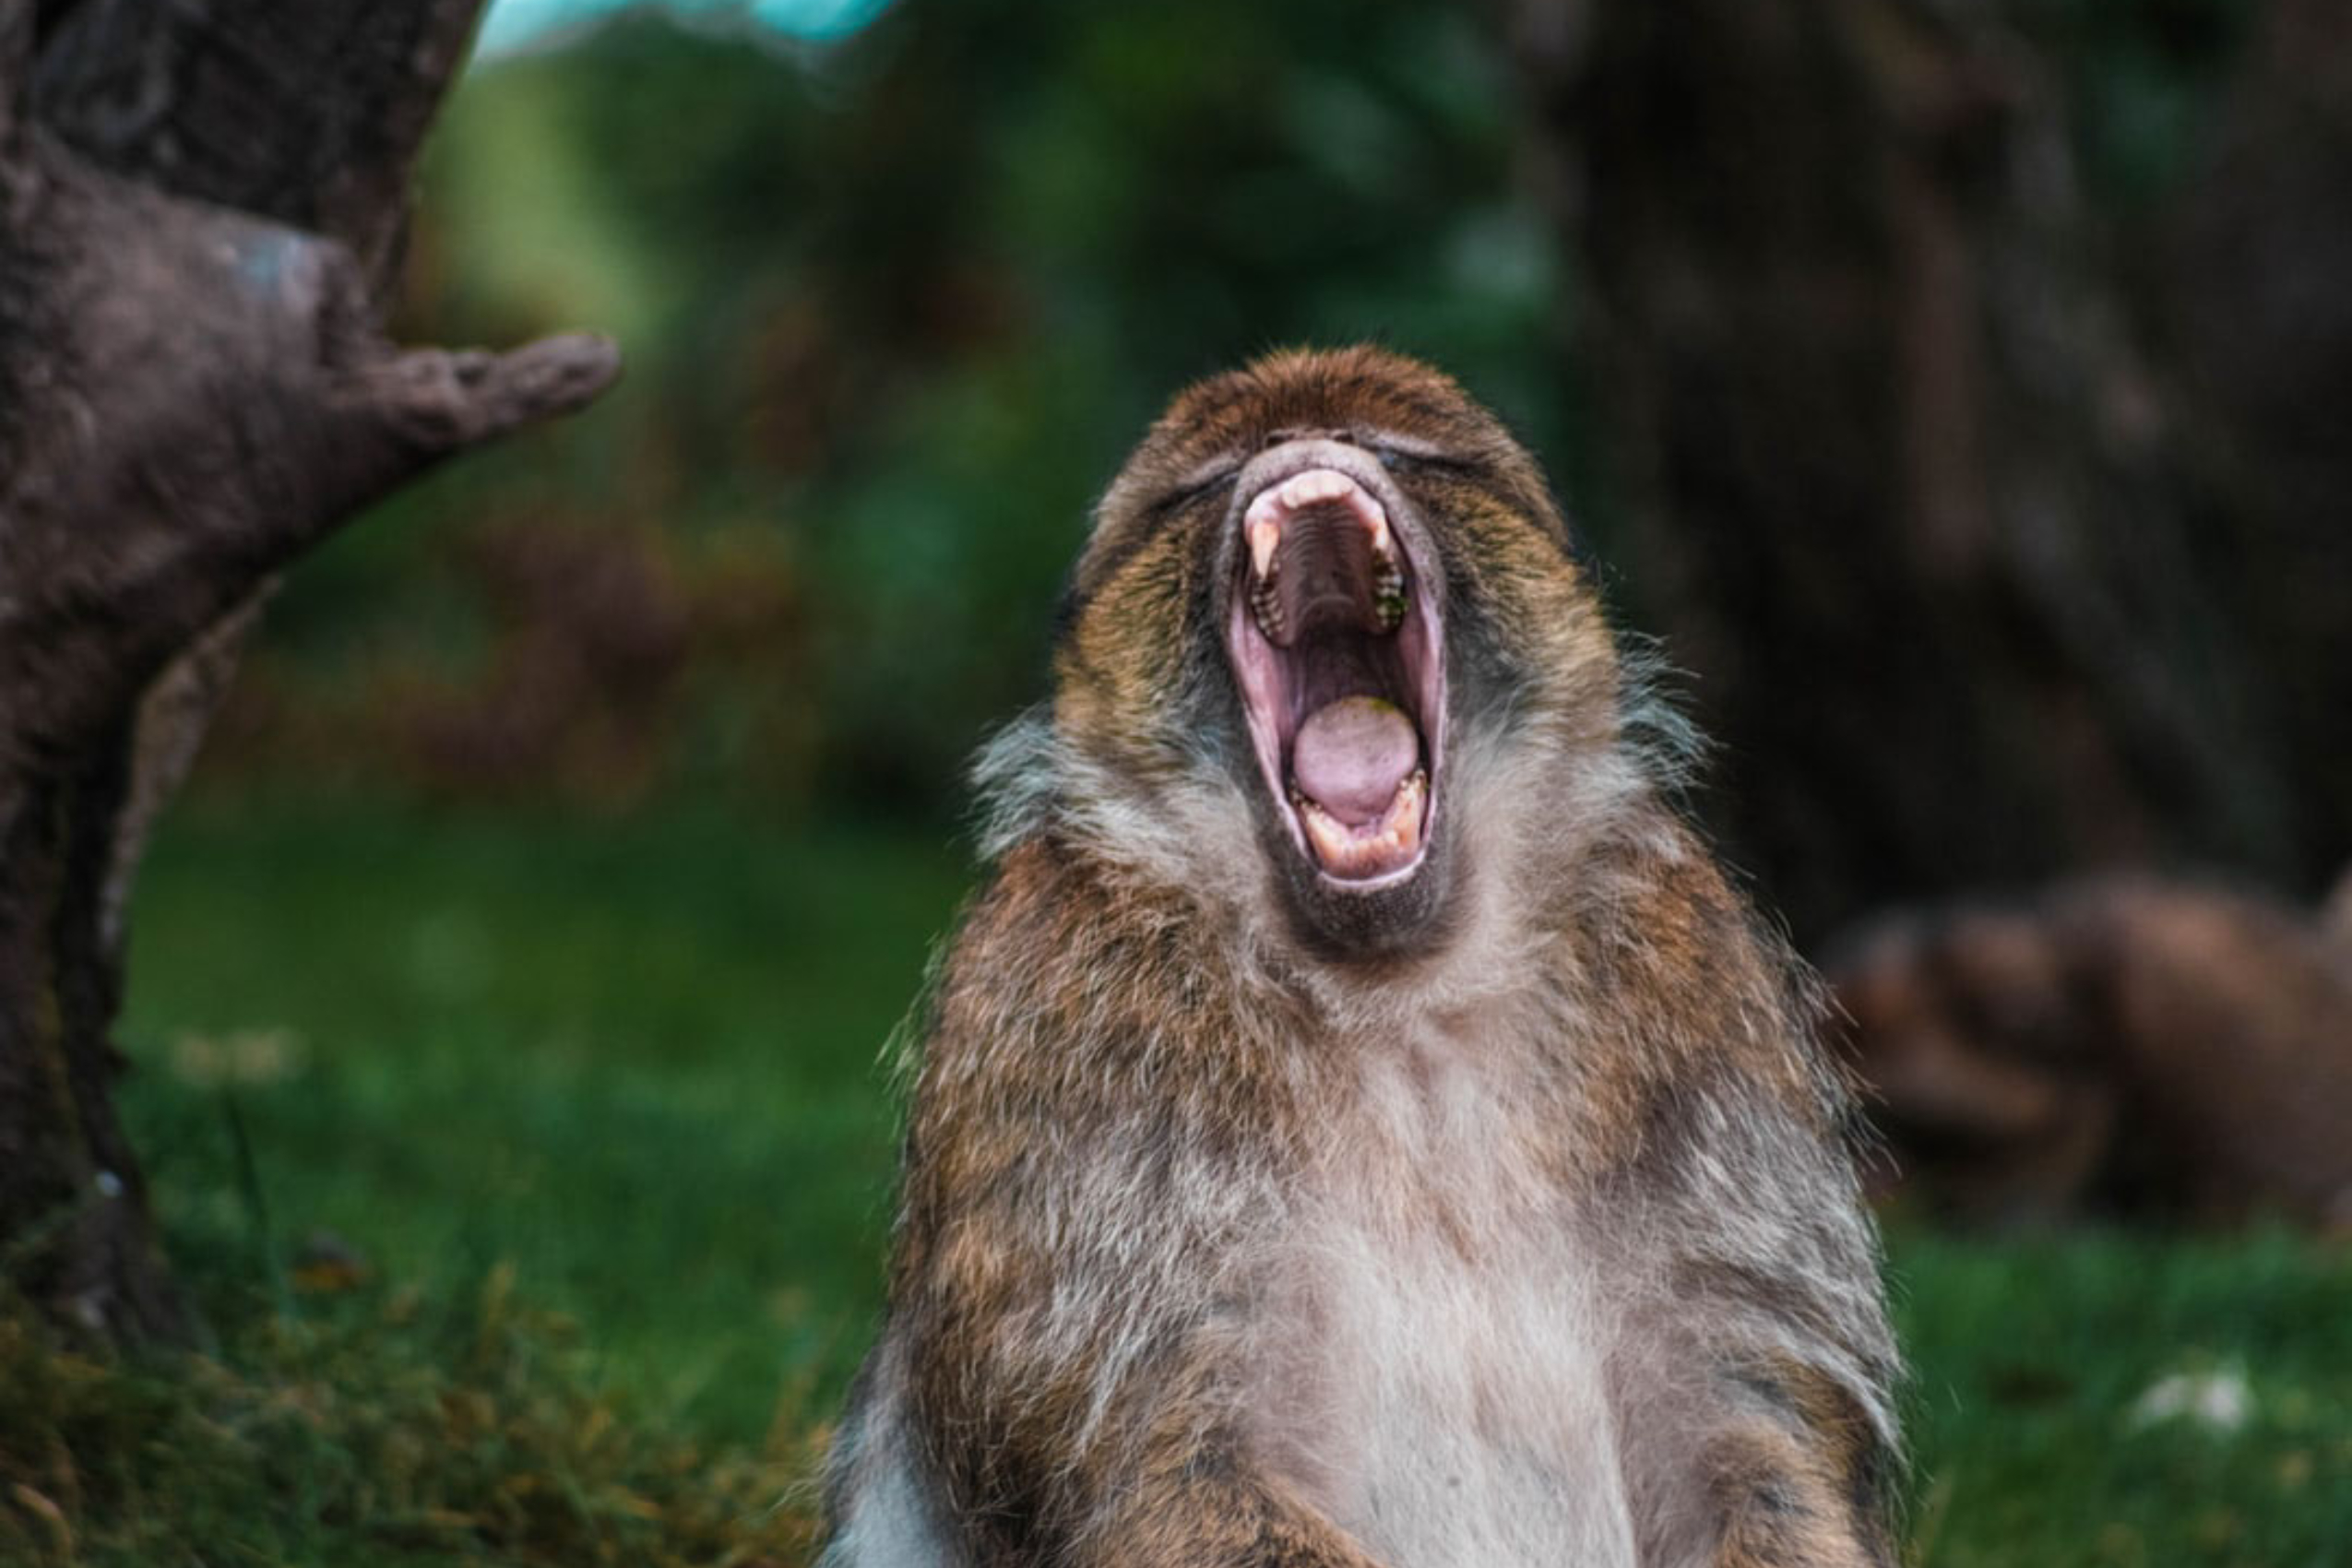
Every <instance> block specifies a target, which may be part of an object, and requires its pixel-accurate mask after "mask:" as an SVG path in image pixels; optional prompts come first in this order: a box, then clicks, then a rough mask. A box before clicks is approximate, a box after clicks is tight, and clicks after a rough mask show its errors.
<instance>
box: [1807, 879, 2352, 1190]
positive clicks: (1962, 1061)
mask: <svg viewBox="0 0 2352 1568" xmlns="http://www.w3.org/2000/svg"><path fill="white" fill-rule="evenodd" d="M2338 897H2339V902H2341V900H2342V896H2341V895H2339V896H2338ZM2337 918H2339V919H2340V918H2341V916H2340V914H2339V915H2338V917H2337ZM2326 919H2327V917H2326V916H2325V915H2323V916H2322V920H2321V921H2318V922H2314V921H2311V920H2310V919H2309V918H2307V917H2305V916H2303V915H2301V914H2299V913H2297V912H2296V911H2293V910H2290V909H2285V908H2283V907H2281V906H2279V905H2276V904H2274V903H2271V902H2269V901H2267V900H2264V899H2262V898H2257V897H2250V896H2247V895H2244V894H2238V893H2229V892H2224V891H2221V890H2219V889H2215V888H2206V887H2194V886H2184V885H2166V884H2161V883H2157V882H2154V881H2149V880H2145V879H2135V878H2117V879H2108V880H2100V881H2093V882H2084V883H2077V884H2073V885H2062V886H2060V887H2057V888H2053V889H2051V890H2049V892H2047V893H2045V894H2044V895H2042V896H2041V897H2037V898H2036V899H2034V900H2032V901H2030V902H2028V903H2025V904H2021V905H2017V906H2014V907H2010V908H1998V909H1997V908H1990V907H1988V908H1976V909H1947V910H1940V911H1933V912H1930V913H1926V914H1908V915H1901V916H1896V917H1893V918H1890V919H1887V920H1884V921H1879V922H1877V923H1875V924H1874V925H1872V926H1871V927H1870V928H1868V929H1866V930H1864V931H1862V932H1858V933H1856V934H1855V935H1853V936H1852V937H1849V938H1848V939H1847V941H1846V942H1845V943H1844V944H1842V946H1843V948H1844V953H1843V956H1841V957H1840V958H1838V959H1837V960H1836V961H1835V963H1834V964H1833V965H1832V967H1831V968H1832V973H1833V976H1834V978H1835V981H1836V986H1837V994H1838V999H1839V1001H1840V1002H1841V1003H1842V1004H1844V1007H1845V1009H1846V1011H1847V1013H1848V1014H1849V1015H1850V1016H1851V1017H1852V1020H1853V1028H1852V1036H1851V1049H1852V1051H1853V1053H1854V1061H1855V1064H1856V1066H1857V1068H1858V1069H1859V1071H1860V1073H1861V1075H1863V1077H1864V1078H1865V1079H1866V1080H1867V1081H1868V1082H1869V1083H1870V1084H1871V1087H1872V1100H1873V1111H1874V1114H1875V1116H1876V1119H1877V1120H1878V1121H1879V1122H1880V1123H1881V1124H1882V1126H1883V1130H1884V1133H1885V1135H1886V1154H1887V1159H1886V1160H1885V1162H1884V1163H1883V1167H1882V1169H1881V1170H1880V1171H1879V1172H1878V1178H1879V1184H1880V1185H1881V1186H1882V1187H1883V1188H1884V1189H1886V1190H1888V1191H1892V1190H1894V1189H1895V1187H1896V1186H1897V1184H1898V1182H1899V1184H1900V1185H1901V1187H1902V1188H1903V1190H1904V1191H1905V1193H1906V1194H1907V1198H1908V1199H1910V1200H1912V1201H1917V1202H1918V1203H1920V1204H1922V1205H1924V1206H1930V1207H1932V1208H1936V1209H1939V1210H1942V1211H1944V1212H1947V1213H1951V1214H1954V1215H1956V1216H1959V1217H1962V1218H1975V1219H1980V1220H1982V1219H1994V1220H2000V1219H2018V1218H2052V1217H2057V1216H2063V1215H2069V1214H2074V1213H2080V1212H2085V1211H2093V1212H2097V1211H2105V1212H2110V1213H2137V1214H2143V1215H2160V1216H2164V1215H2168V1216H2173V1217H2180V1218H2203V1219H2232V1218H2243V1217H2245V1216H2247V1215H2249V1214H2251V1213H2276V1214H2282V1215H2286V1216H2288V1217H2291V1218H2299V1219H2301V1220H2304V1221H2306V1222H2311V1223H2317V1224H2320V1225H2322V1226H2328V1227H2333V1228H2338V1229H2341V1228H2346V1227H2352V944H2346V943H2345V942H2344V940H2343V938H2342V937H2341V936H2340V935H2338V934H2335V933H2334V932H2331V930H2330V929H2329V927H2328V925H2327V924H2326V923H2325V922H2326Z"/></svg>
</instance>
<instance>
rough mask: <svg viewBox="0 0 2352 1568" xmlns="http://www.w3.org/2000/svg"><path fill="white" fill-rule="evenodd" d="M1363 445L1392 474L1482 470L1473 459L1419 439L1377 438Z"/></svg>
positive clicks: (1470, 472) (1461, 472) (1471, 472)
mask: <svg viewBox="0 0 2352 1568" xmlns="http://www.w3.org/2000/svg"><path fill="white" fill-rule="evenodd" d="M1364 445H1365V446H1366V447H1367V448H1368V449H1369V450H1370V451H1371V453H1372V456H1373V457H1378V458H1379V459H1380V466H1381V467H1382V468H1384V469H1387V470H1388V471H1389V472H1390V473H1393V474H1417V473H1445V474H1475V473H1477V472H1479V469H1480V465H1479V463H1477V462H1476V461H1474V460H1473V459H1471V458H1468V457H1457V456H1455V454H1453V453H1451V452H1447V451H1443V450H1442V449H1440V448H1438V447H1435V446H1427V445H1422V444H1421V443H1420V442H1418V441H1411V442H1408V441H1399V440H1395V439H1390V438H1384V437H1376V438H1374V439H1372V440H1370V441H1367V442H1365V443H1364Z"/></svg>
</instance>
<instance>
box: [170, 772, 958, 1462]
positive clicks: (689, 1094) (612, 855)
mask: <svg viewBox="0 0 2352 1568" xmlns="http://www.w3.org/2000/svg"><path fill="white" fill-rule="evenodd" d="M967 876H968V872H967V869H966V867H965V865H964V863H963V861H962V859H961V857H960V855H959V854H958V852H957V851H956V849H954V847H953V846H951V845H949V844H946V843H944V842H943V843H939V844H924V843H910V842H908V841H906V840H905V839H903V838H890V837H875V836H873V835H868V834H860V833H856V832H833V833H826V834H788V833H783V832H779V831H778V830H777V829H775V828H772V827H759V826H747V825H745V824H743V823H741V822H735V821H730V820H727V819H724V818H720V817H716V816H711V817H695V816H676V817H670V818H665V819H662V820H659V821H652V822H636V823H631V824H627V825H597V824H587V823H552V822H532V821H522V820H512V819H509V820H504V821H494V822H485V821H481V820H478V819H477V820H445V819H434V818H426V817H415V816H404V815H398V814H351V813H349V812H346V813H344V814H328V815H316V814H291V815H287V814H275V815H270V816H267V817H264V816H258V815H249V816H242V817H233V818H209V819H208V818H204V817H189V818H185V819H183V820H181V821H180V822H178V823H177V824H176V825H175V827H174V829H173V831H172V833H170V834H169V835H167V836H166V837H165V838H164V840H163V841H162V842H161V843H160V845H159V846H158V847H157V849H156V852H155V854H154V857H153V859H152V861H151V862H150V864H149V867H148V873H147V875H146V880H145V883H144V885H143V886H142V888H141V891H140V894H139V905H138V910H137V935H136V937H135V945H134V949H133V953H132V966H133V968H132V973H133V976H134V980H133V984H132V990H131V997H130V1002H129V1005H128V1007H127V1009H126V1016H125V1024H124V1028H123V1034H124V1037H125V1044H126V1045H127V1047H128V1048H129V1050H130V1052H131V1055H132V1057H133V1058H134V1060H135V1062H136V1063H137V1072H136V1073H135V1075H134V1077H133V1079H132V1081H131V1082H130V1084H129V1085H127V1086H126V1087H125V1095H124V1102H125V1113H126V1115H127V1116H128V1117H129V1118H130V1119H131V1122H132V1123H133V1126H132V1131H133V1135H134V1136H135V1137H136V1138H137V1141H138V1146H140V1147H141V1148H142V1149H143V1150H144V1151H145V1152H146V1155H147V1158H148V1163H149V1170H150V1175H151V1176H152V1177H153V1179H154V1181H155V1183H156V1186H157V1189H158V1191H159V1193H160V1202H161V1208H162V1212H163V1216H164V1218H165V1221H166V1223H167V1225H169V1226H170V1227H171V1229H172V1230H173V1232H174V1233H175V1234H177V1235H178V1236H179V1237H181V1238H183V1240H184V1244H183V1245H182V1246H181V1248H180V1249H179V1250H180V1251H181V1252H182V1253H184V1254H185V1255H186V1256H187V1257H188V1260H189V1262H190V1264H191V1265H197V1264H198V1263H199V1260H201V1259H203V1258H204V1257H206V1256H208V1255H211V1254H223V1255H228V1256H231V1257H233V1258H238V1259H239V1260H240V1261H241V1262H242V1261H244V1259H245V1258H247V1257H248V1256H249V1254H250V1252H251V1247H250V1244H249V1241H250V1238H251V1236H252V1232H253V1227H252V1225H251V1223H250V1221H249V1217H248V1215H247V1213H246V1206H245V1204H244V1199H243V1197H242V1194H241V1188H240V1183H239V1179H238V1170H237V1164H236V1160H235V1144H234V1140H233V1138H232V1127H231V1123H230V1122H229V1120H228V1116H227V1110H226V1107H225V1105H224V1103H223V1099H224V1096H223V1091H222V1088H221V1087H214V1085H213V1084H212V1083H211V1082H210V1081H209V1080H211V1079H213V1078H215V1077H217V1076H219V1075H220V1067H221V1064H222V1061H223V1059H225V1061H226V1062H227V1063H232V1064H233V1063H235V1062H236V1061H237V1060H238V1059H239V1058H240V1057H241V1056H242V1057H243V1058H244V1059H245V1060H246V1061H247V1062H248V1063H251V1064H253V1065H255V1066H257V1067H258V1069H259V1070H258V1071H252V1070H248V1071H247V1072H246V1073H245V1075H244V1076H245V1077H246V1078H247V1079H248V1081H246V1082H243V1083H237V1084H235V1085H234V1087H233V1088H232V1089H231V1090H230V1091H229V1092H232V1093H233V1094H234V1096H235V1099H236V1105H237V1110H238V1111H239V1119H240V1120H241V1122H242V1123H243V1126H244V1131H245V1134H246V1136H247V1139H248V1142H249V1146H250V1148H251V1150H252V1154H253V1158H254V1162H255V1168H256V1171H257V1174H258V1178H259V1184H260V1187H261V1189H262V1194H263V1196H264V1199H265V1203H266V1207H267V1213H268V1217H269V1218H270V1220H271V1222H272V1229H273V1230H274V1232H275V1233H276V1235H277V1237H278V1240H279V1243H280V1244H281V1245H282V1246H285V1247H287V1248H289V1249H291V1248H294V1247H297V1246H298V1245H299V1243H300V1241H301V1240H302V1238H303V1237H304V1236H305V1235H306V1234H308V1233H309V1232H311V1231H313V1230H315V1229H325V1230H327V1231H330V1232H332V1233H333V1234H334V1235H336V1236H337V1237H339V1238H341V1239H342V1240H343V1241H347V1242H348V1243H350V1245H352V1246H354V1247H356V1248H357V1249H358V1250H359V1251H360V1252H361V1253H362V1254H364V1255H365V1256H366V1257H367V1258H368V1259H369V1260H370V1262H371V1263H372V1264H373V1265H374V1269H375V1271H376V1273H377V1274H379V1275H380V1276H381V1277H385V1278H387V1279H392V1280H398V1281H403V1282H410V1283H414V1284H416V1285H419V1286H421V1287H422V1289H426V1290H427V1291H428V1292H437V1291H440V1290H443V1289H445V1288H448V1287H451V1286H455V1285H459V1284H462V1283H463V1282H465V1281H469V1280H472V1279H476V1278H479V1277H481V1275H482V1274H483V1273H484V1271H486V1270H487V1269H489V1268H490V1267H491V1266H493V1265H496V1264H502V1263H503V1264H506V1265H511V1266H512V1267H513V1269H514V1270H515V1272H516V1275H517V1281H518V1285H519V1288H520V1289H522V1290H523V1292H524V1293H525V1294H526V1295H527V1296H528V1297H529V1298H530V1299H531V1300H533V1301H538V1302H541V1303H544V1304H546V1305H548V1306H551V1307H552V1308H555V1309H557V1310H561V1311H563V1312H565V1313H571V1314H573V1315H576V1316H577V1317H578V1318H579V1319H580V1320H581V1321H582V1322H583V1324H587V1325H588V1328H589V1330H590V1339H591V1343H592V1344H593V1345H594V1346H596V1347H597V1348H598V1349H599V1351H600V1353H601V1354H602V1355H603V1356H605V1357H606V1358H608V1359H609V1361H610V1369H609V1370H610V1372H611V1375H612V1376H613V1377H614V1378H616V1379H618V1380H619V1381H620V1382H621V1383H623V1384H624V1385H625V1386H626V1387H627V1388H628V1389H629V1390H630V1391H631V1393H632V1394H633V1395H634V1396H636V1397H638V1398H639V1399H641V1400H642V1401H644V1402H645V1404H646V1406H647V1408H648V1409H649V1410H650V1411H652V1412H654V1413H655V1414H656V1416H657V1417H658V1418H659V1419H660V1420H666V1421H676V1422H682V1423H684V1424H686V1425H688V1426H690V1427H693V1428H694V1429H695V1430H697V1431H703V1432H706V1433H708V1434H710V1435H713V1436H718V1437H724V1438H731V1439H735V1440H749V1439H752V1438H755V1437H757V1436H758V1435H759V1434H760V1433H761V1432H762V1431H765V1430H766V1426H767V1423H768V1420H769V1418H770V1416H771V1414H772V1412H773V1407H774V1404H775V1401H776V1398H777V1396H778V1390H779V1388H781V1387H784V1386H786V1385H788V1384H808V1385H810V1386H811V1391H812V1393H813V1394H814V1396H815V1397H816V1398H818V1399H819V1400H825V1399H829V1398H830V1397H832V1396H835V1395H837V1393H838V1391H839V1389H840V1387H841V1386H842V1384H844V1383H845V1382H846V1380H847V1376H848V1373H849V1371H850V1370H853V1368H854V1363H855V1359H856V1356H857V1355H858V1353H859V1352H860V1351H861V1348H862V1347H863V1341H864V1336H865V1334H866V1330H867V1324H868V1320H869V1318H870V1316H871V1314H872V1313H873V1308H874V1306H875V1303H876V1301H877V1299H878V1290H879V1285H880V1279H881V1261H880V1253H879V1238H880V1236H881V1234H882V1231H883V1228H884V1226H885V1223H886V1220H887V1214H888V1208H887V1206H888V1199H889V1193H890V1179H891V1159H892V1139H893V1113H892V1111H891V1109H890V1106H889V1103H888V1100H887V1097H886V1095H885V1092H884V1082H883V1078H882V1075H881V1073H880V1071H879V1068H878V1062H877V1059H878V1057H879V1055H880V1053H881V1051H882V1048H883V1046H884V1043H885V1039H887V1038H888V1037H889V1035H890V1033H891V1031H892V1030H893V1028H895V1027H896V1026H897V1022H898V1020H899V1019H900V1017H901V1016H903V1015H904V1013H905V1011H906V1009H907V1007H908V1005H909V1001H910V1000H911V999H912V997H913V996H914V994H915V992H916V990H917V988H918V986H919V985H920V983H921V975H922V969H923V965H924V962H925V960H926V957H927V955H928V952H929V948H930V945H931V944H932V941H933V939H934V937H935V936H936V935H937V933H939V932H941V931H943V930H944V928H945V926H946V925H947V923H948V922H949V921H950V919H951V918H952V915H953V912H954V909H955V906H956V901H957V899H958V898H959V897H960V896H961V894H962V891H963V889H964V886H965V883H966V880H967ZM191 1067H193V1068H194V1069H196V1070H195V1071H193V1072H192V1071H190V1069H191ZM230 1075H231V1076H232V1077H233V1076H234V1075H235V1074H234V1069H233V1066H232V1068H231V1072H230ZM192 1080H193V1081H192Z"/></svg>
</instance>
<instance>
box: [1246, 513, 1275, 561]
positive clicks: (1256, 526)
mask: <svg viewBox="0 0 2352 1568" xmlns="http://www.w3.org/2000/svg"><path fill="white" fill-rule="evenodd" d="M1249 526H1250V563H1251V564H1252V565H1253V566H1254V567H1255V568H1256V569H1257V575H1258V576H1260V577H1270V576H1273V575H1274V550H1275V546H1277V545H1278V544H1280V543H1281V542H1282V525H1281V524H1280V523H1278V522H1277V521H1275V519H1274V517H1272V516H1271V514H1270V513H1269V514H1266V515H1261V514H1260V513H1259V511H1258V509H1257V508H1256V507H1255V506H1252V507H1251V508H1250V517H1249Z"/></svg>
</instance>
